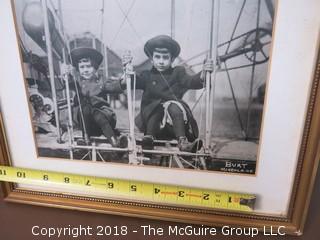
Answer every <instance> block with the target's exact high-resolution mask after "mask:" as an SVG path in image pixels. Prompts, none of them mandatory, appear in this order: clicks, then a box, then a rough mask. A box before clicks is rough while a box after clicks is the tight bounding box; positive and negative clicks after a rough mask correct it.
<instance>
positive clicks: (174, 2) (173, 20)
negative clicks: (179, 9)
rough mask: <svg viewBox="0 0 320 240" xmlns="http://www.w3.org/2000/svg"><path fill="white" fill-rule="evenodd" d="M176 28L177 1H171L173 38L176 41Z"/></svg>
mask: <svg viewBox="0 0 320 240" xmlns="http://www.w3.org/2000/svg"><path fill="white" fill-rule="evenodd" d="M175 28H176V1H175V0H171V38H173V39H175V37H176V36H175Z"/></svg>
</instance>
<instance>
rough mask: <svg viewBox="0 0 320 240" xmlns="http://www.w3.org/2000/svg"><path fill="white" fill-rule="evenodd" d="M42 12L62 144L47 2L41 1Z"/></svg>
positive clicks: (58, 130)
mask: <svg viewBox="0 0 320 240" xmlns="http://www.w3.org/2000/svg"><path fill="white" fill-rule="evenodd" d="M41 5H42V11H43V20H44V32H45V40H46V47H47V54H48V66H49V78H50V84H51V93H52V100H53V105H54V111H55V120H56V126H57V141H58V142H59V143H60V142H61V133H60V122H59V112H58V111H59V110H58V105H57V95H56V86H55V80H54V69H53V56H52V43H51V35H50V29H49V21H48V7H47V0H41Z"/></svg>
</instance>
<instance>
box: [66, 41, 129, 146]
mask: <svg viewBox="0 0 320 240" xmlns="http://www.w3.org/2000/svg"><path fill="white" fill-rule="evenodd" d="M70 54H71V60H72V64H73V66H74V67H75V68H76V70H77V72H78V73H79V77H78V79H77V81H76V84H74V86H73V87H72V88H73V90H76V91H78V94H79V98H77V97H76V98H75V101H76V102H78V104H79V107H78V109H77V111H76V114H75V119H74V120H76V121H78V123H79V125H81V127H82V130H83V131H84V132H85V133H86V134H87V135H88V137H91V136H100V135H102V134H103V135H104V136H105V137H106V138H107V141H108V142H109V143H110V144H111V145H112V146H113V147H121V148H125V147H127V144H128V143H127V138H126V137H125V136H120V137H119V138H117V136H116V131H115V127H116V122H117V119H116V114H115V113H114V111H113V109H112V108H111V107H110V105H109V103H108V102H107V99H106V97H107V93H108V92H110V91H112V89H111V90H110V86H112V85H110V84H109V85H108V86H109V87H108V88H109V91H108V89H107V88H106V87H105V86H106V82H105V81H104V80H103V77H102V76H101V75H99V74H98V72H97V69H98V68H99V66H100V64H101V62H102V60H103V56H102V54H101V53H100V52H99V51H97V50H96V49H93V48H89V47H79V48H75V49H73V50H72V51H71V53H70ZM79 100H80V103H79ZM84 140H88V139H86V138H85V139H84ZM79 144H88V142H87V143H82V142H81V141H79Z"/></svg>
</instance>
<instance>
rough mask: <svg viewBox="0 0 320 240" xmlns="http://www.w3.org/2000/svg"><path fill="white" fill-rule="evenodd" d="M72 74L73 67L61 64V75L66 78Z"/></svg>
mask: <svg viewBox="0 0 320 240" xmlns="http://www.w3.org/2000/svg"><path fill="white" fill-rule="evenodd" d="M72 73H73V67H72V66H71V65H70V64H65V63H62V64H61V75H62V76H66V75H69V74H72Z"/></svg>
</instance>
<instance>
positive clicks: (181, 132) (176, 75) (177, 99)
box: [122, 35, 213, 152]
mask: <svg viewBox="0 0 320 240" xmlns="http://www.w3.org/2000/svg"><path fill="white" fill-rule="evenodd" d="M144 52H145V54H146V55H147V56H148V57H149V58H150V60H151V62H152V65H153V66H152V69H150V70H146V71H143V72H142V73H141V74H140V75H139V76H137V78H136V88H137V89H142V90H143V95H142V100H141V108H140V113H139V115H138V116H137V117H136V125H137V126H138V128H139V129H140V130H142V131H143V132H144V137H143V140H142V147H143V148H144V149H153V140H154V139H155V138H157V139H164V138H175V139H177V140H178V147H179V149H180V151H187V152H196V151H197V150H199V149H200V148H201V147H202V141H201V140H199V139H198V135H199V130H198V126H197V122H196V120H195V119H194V117H193V115H192V112H191V110H190V108H189V106H188V104H187V103H186V102H184V101H183V100H182V97H183V95H184V94H185V93H186V91H187V90H189V89H201V88H203V87H204V79H203V74H202V72H199V73H198V74H196V75H194V76H190V75H188V74H187V73H186V70H185V68H184V67H182V66H177V67H172V63H173V61H174V59H175V58H176V57H178V55H179V53H180V46H179V44H178V43H177V42H176V41H175V40H174V39H172V38H171V37H169V36H166V35H160V36H156V37H154V38H152V39H150V40H149V41H147V42H146V44H145V46H144ZM131 61H132V57H131V56H130V55H127V56H124V59H123V64H124V66H126V65H128V64H130V62H131ZM212 69H213V64H212V61H211V62H210V61H207V62H206V63H205V64H204V70H207V71H212ZM122 85H125V83H124V81H122ZM122 87H125V86H122Z"/></svg>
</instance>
